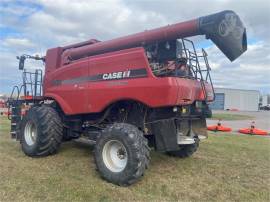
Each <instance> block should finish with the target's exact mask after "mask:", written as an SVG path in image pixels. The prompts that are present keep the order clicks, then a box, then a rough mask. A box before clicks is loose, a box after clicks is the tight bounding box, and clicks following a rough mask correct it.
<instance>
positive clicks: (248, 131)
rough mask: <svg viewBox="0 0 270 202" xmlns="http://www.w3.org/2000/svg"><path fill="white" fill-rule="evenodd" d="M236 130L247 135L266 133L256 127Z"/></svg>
mask: <svg viewBox="0 0 270 202" xmlns="http://www.w3.org/2000/svg"><path fill="white" fill-rule="evenodd" d="M238 132H239V133H243V134H248V135H268V133H267V131H265V130H261V129H257V128H241V129H239V130H238Z"/></svg>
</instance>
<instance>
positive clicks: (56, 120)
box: [20, 106, 63, 157]
mask: <svg viewBox="0 0 270 202" xmlns="http://www.w3.org/2000/svg"><path fill="white" fill-rule="evenodd" d="M62 130H63V126H62V122H61V119H60V117H59V115H58V113H57V112H56V111H55V110H54V109H53V108H52V107H48V106H34V107H32V108H31V109H30V110H29V111H28V112H27V114H26V115H25V117H24V118H23V120H22V124H21V131H20V133H21V145H22V150H23V152H24V153H25V154H26V155H28V156H31V157H37V156H48V155H50V154H55V153H56V152H57V151H58V149H59V147H60V144H61V141H62V136H63V133H62Z"/></svg>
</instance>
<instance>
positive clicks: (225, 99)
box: [210, 88, 260, 111]
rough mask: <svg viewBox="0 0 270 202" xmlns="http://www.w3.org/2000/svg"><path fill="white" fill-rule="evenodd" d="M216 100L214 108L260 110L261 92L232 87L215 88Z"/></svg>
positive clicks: (212, 105) (212, 106)
mask: <svg viewBox="0 0 270 202" xmlns="http://www.w3.org/2000/svg"><path fill="white" fill-rule="evenodd" d="M215 96H216V99H215V101H214V102H213V103H212V104H211V105H210V107H211V108H212V109H220V110H227V109H230V110H231V109H235V110H240V111H258V108H259V97H260V92H259V91H256V90H241V89H231V88H215Z"/></svg>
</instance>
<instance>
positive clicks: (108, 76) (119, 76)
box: [102, 70, 130, 80]
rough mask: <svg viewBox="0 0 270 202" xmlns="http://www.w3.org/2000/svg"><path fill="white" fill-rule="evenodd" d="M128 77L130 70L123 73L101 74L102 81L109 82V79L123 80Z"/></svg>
mask: <svg viewBox="0 0 270 202" xmlns="http://www.w3.org/2000/svg"><path fill="white" fill-rule="evenodd" d="M128 77H130V70H128V71H124V72H113V73H108V74H103V76H102V79H103V80H111V79H123V78H128Z"/></svg>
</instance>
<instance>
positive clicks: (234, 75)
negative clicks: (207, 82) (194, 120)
mask: <svg viewBox="0 0 270 202" xmlns="http://www.w3.org/2000/svg"><path fill="white" fill-rule="evenodd" d="M2 2H4V1H2ZM5 2H7V3H9V4H8V5H9V6H8V7H1V5H0V12H1V14H2V18H3V20H2V19H0V28H2V27H10V28H13V29H15V30H16V31H17V32H18V33H16V35H15V36H10V35H8V36H5V37H2V38H1V39H0V43H1V46H0V61H1V63H0V71H1V75H3V74H2V72H7V74H6V75H9V77H6V78H5V80H7V79H8V78H9V79H10V80H14V79H15V80H16V79H17V77H15V76H12V75H17V74H20V73H19V72H18V70H17V61H16V59H15V56H16V55H19V54H22V53H28V54H34V53H36V52H42V53H43V54H44V53H45V51H46V49H47V48H51V47H54V46H62V45H66V44H70V43H74V42H80V41H83V40H87V39H90V38H97V39H99V40H108V39H111V38H115V37H119V36H123V35H127V34H131V33H136V32H139V31H143V30H146V29H151V28H155V27H159V26H164V25H167V24H172V23H176V22H180V21H184V20H189V19H192V18H197V17H200V16H203V15H208V14H211V13H215V12H218V11H221V10H224V9H231V10H235V11H236V12H237V13H238V14H239V15H240V17H241V18H242V19H243V21H244V23H245V25H246V26H247V34H248V38H253V39H254V41H255V42H253V44H252V45H249V47H248V51H247V52H246V53H245V54H244V55H243V56H241V57H240V58H239V59H237V60H236V61H235V62H233V63H230V62H229V60H228V59H227V58H225V56H224V55H223V54H222V53H221V52H220V51H219V50H218V49H217V48H216V47H214V46H211V47H209V48H207V51H208V55H209V61H210V63H211V64H212V65H211V66H212V69H213V71H212V73H213V76H212V77H213V80H214V82H215V84H216V85H222V86H225V87H226V86H227V87H235V88H250V89H259V90H264V91H270V84H269V81H268V80H269V79H268V78H269V76H270V75H269V73H268V72H270V70H269V67H270V55H269V53H270V48H269V46H268V45H267V44H269V43H270V37H269V27H270V19H269V16H270V15H269V10H270V4H269V3H268V0H258V1H252V0H245V1H244V0H239V1H233V0H219V1H212V0H204V1H200V3H198V1H195V0H181V1H178V0H168V1H163V0H157V1H143V0H136V1H133V0H106V1H103V0H102V1H94V0H92V1H89V0H81V1H70V0H57V1H55V0H38V1H32V0H27V1H20V2H21V3H20V4H16V1H13V2H12V1H11V3H10V2H9V1H6V0H5ZM33 4H34V5H38V6H39V7H40V8H41V9H37V8H36V7H35V6H33ZM22 16H23V18H22ZM25 16H27V17H25ZM201 39H202V37H197V38H195V40H196V41H199V40H201ZM2 59H3V60H2ZM15 63H16V64H15ZM14 66H15V67H14ZM0 80H3V77H2V76H1V78H0ZM2 83H3V82H2ZM1 86H3V84H1ZM1 88H2V87H1ZM1 90H2V89H0V91H1Z"/></svg>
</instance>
